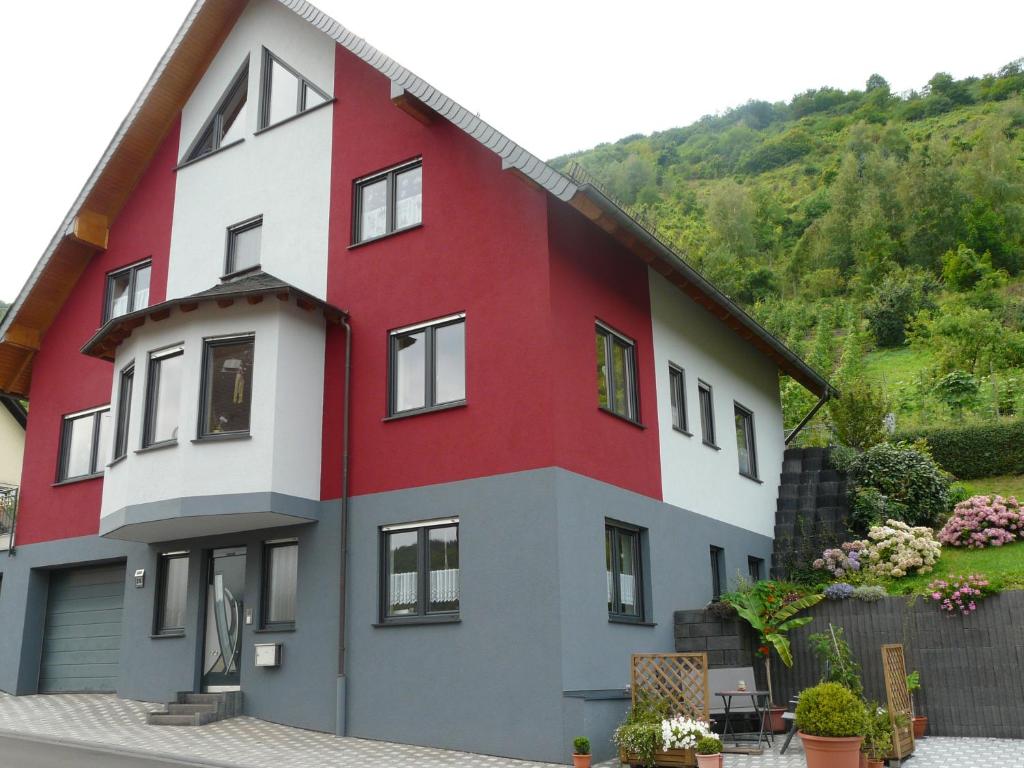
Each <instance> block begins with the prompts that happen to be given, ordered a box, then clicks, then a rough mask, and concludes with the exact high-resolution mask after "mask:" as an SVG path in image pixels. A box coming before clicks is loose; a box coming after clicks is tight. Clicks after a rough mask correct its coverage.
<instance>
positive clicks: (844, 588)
mask: <svg viewBox="0 0 1024 768" xmlns="http://www.w3.org/2000/svg"><path fill="white" fill-rule="evenodd" d="M852 595H853V585H852V584H847V583H845V582H839V583H838V584H832V585H831V586H828V587H825V597H827V598H828V599H829V600H846V599H847V598H849V597H851V596H852Z"/></svg>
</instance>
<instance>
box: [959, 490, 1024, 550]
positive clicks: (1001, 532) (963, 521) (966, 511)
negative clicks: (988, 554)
mask: <svg viewBox="0 0 1024 768" xmlns="http://www.w3.org/2000/svg"><path fill="white" fill-rule="evenodd" d="M1022 535H1024V512H1022V511H1021V508H1020V504H1018V503H1017V499H1016V498H1014V497H1013V496H1011V497H1010V498H1008V499H1004V498H1003V497H1002V496H972V497H971V498H969V499H967V500H966V501H961V502H960V503H959V504H957V505H956V508H955V509H954V510H953V516H952V517H950V518H949V520H948V521H947V522H946V524H945V525H944V526H943V528H942V530H941V531H939V541H941V542H942V543H943V544H952V545H953V546H954V547H967V548H969V549H983V548H984V547H1001V546H1002V545H1003V544H1009V543H1010V542H1011V541H1013V540H1014V539H1017V538H1020V537H1021V536H1022Z"/></svg>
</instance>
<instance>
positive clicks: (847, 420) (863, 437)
mask: <svg viewBox="0 0 1024 768" xmlns="http://www.w3.org/2000/svg"><path fill="white" fill-rule="evenodd" d="M840 386H842V388H843V396H842V397H839V398H835V399H832V400H829V403H828V413H829V416H830V417H831V419H832V427H833V429H834V430H835V437H836V440H838V441H839V442H840V443H842V444H843V445H848V446H851V447H852V448H857V449H859V450H865V449H867V448H870V447H871V446H873V445H878V444H879V443H881V442H882V441H884V440H885V438H886V431H885V415H886V414H887V413H889V399H888V398H887V397H886V395H885V390H884V389H883V388H882V387H879V386H875V385H873V384H871V383H870V382H868V381H865V380H864V379H860V378H858V379H854V380H852V381H848V382H843V383H842V384H841V385H840Z"/></svg>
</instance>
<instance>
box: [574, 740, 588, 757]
mask: <svg viewBox="0 0 1024 768" xmlns="http://www.w3.org/2000/svg"><path fill="white" fill-rule="evenodd" d="M572 751H573V754H576V755H589V754H590V739H588V738H587V737H586V736H577V737H576V738H575V739H573V740H572Z"/></svg>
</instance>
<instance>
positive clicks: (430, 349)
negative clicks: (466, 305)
mask: <svg viewBox="0 0 1024 768" xmlns="http://www.w3.org/2000/svg"><path fill="white" fill-rule="evenodd" d="M459 323H462V325H463V338H464V340H465V348H464V350H463V389H464V390H467V389H468V388H467V387H466V383H467V382H466V379H467V377H466V373H465V361H466V359H468V357H469V354H468V346H469V339H468V336H467V335H466V332H467V330H468V328H467V327H466V313H465V312H457V313H456V314H453V315H447V316H445V317H442V318H439V319H437V320H429V321H427V322H424V323H416V324H414V325H408V326H405V327H403V328H396V329H395V330H393V331H388V374H387V375H388V381H387V393H388V395H387V413H388V418H399V417H404V416H415V415H417V414H420V413H430V412H431V411H443V410H445V409H447V408H452V407H455V406H460V405H465V404H466V402H467V401H468V399H469V392H468V391H465V392H464V395H463V397H462V398H461V399H459V400H447V401H445V402H443V403H438V402H435V400H436V397H437V392H436V384H437V355H436V353H435V349H434V336H435V334H436V333H437V330H438V329H439V328H447V327H448V326H452V325H457V324H459ZM419 331H424V334H423V343H424V345H425V349H424V352H423V354H424V366H423V378H424V382H423V386H424V396H423V403H424V405H423V406H422V407H420V408H406V409H404V410H401V411H400V410H398V407H397V406H398V343H397V340H398V338H399V337H401V336H404V335H406V334H409V333H413V332H419Z"/></svg>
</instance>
